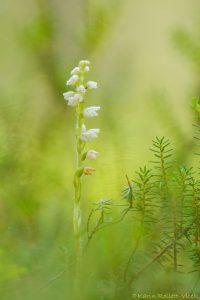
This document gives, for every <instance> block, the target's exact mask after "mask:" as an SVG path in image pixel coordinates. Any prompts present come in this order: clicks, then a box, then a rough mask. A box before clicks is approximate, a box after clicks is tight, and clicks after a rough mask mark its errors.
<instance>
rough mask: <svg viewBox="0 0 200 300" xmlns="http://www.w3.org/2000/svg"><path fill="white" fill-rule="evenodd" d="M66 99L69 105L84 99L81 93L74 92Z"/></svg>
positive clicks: (74, 104)
mask: <svg viewBox="0 0 200 300" xmlns="http://www.w3.org/2000/svg"><path fill="white" fill-rule="evenodd" d="M72 93H73V92H72ZM65 100H67V101H68V105H69V106H76V105H77V104H78V103H79V102H82V101H83V96H82V95H80V94H75V93H73V95H72V96H70V97H67V98H65Z"/></svg>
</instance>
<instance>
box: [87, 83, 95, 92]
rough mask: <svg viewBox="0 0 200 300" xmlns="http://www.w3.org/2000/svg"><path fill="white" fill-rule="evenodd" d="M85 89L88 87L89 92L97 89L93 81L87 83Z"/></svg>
mask: <svg viewBox="0 0 200 300" xmlns="http://www.w3.org/2000/svg"><path fill="white" fill-rule="evenodd" d="M87 87H88V89H89V90H92V89H97V82H95V81H88V82H87Z"/></svg>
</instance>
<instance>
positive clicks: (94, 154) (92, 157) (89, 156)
mask: <svg viewBox="0 0 200 300" xmlns="http://www.w3.org/2000/svg"><path fill="white" fill-rule="evenodd" d="M98 155H99V152H97V151H95V150H89V151H88V152H87V155H86V158H87V159H90V160H95V159H96V158H97V156H98Z"/></svg>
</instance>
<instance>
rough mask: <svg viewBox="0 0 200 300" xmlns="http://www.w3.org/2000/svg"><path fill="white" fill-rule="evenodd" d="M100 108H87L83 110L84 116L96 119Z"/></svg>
mask: <svg viewBox="0 0 200 300" xmlns="http://www.w3.org/2000/svg"><path fill="white" fill-rule="evenodd" d="M100 109H101V108H100V106H89V107H86V108H85V109H84V116H85V117H88V118H92V117H97V116H98V113H97V111H99V110H100Z"/></svg>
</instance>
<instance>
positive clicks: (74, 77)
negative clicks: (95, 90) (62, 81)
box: [67, 75, 79, 85]
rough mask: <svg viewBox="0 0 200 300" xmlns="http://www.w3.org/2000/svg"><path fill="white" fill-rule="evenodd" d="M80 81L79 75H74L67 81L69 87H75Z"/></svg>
mask: <svg viewBox="0 0 200 300" xmlns="http://www.w3.org/2000/svg"><path fill="white" fill-rule="evenodd" d="M78 80H79V77H78V75H73V76H72V77H70V78H69V80H67V85H75V84H76V83H77V81H78Z"/></svg>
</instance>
